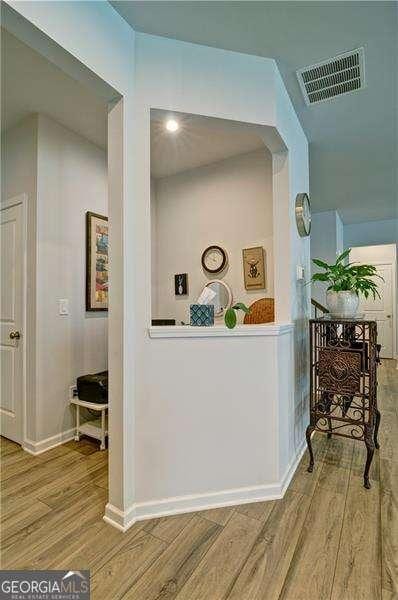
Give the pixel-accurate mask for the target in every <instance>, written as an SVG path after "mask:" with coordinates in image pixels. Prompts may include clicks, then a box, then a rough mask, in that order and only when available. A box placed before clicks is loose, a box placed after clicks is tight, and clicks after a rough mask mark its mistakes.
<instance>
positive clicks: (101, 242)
mask: <svg viewBox="0 0 398 600" xmlns="http://www.w3.org/2000/svg"><path fill="white" fill-rule="evenodd" d="M86 310H88V311H94V310H108V217H105V216H103V215H98V214H96V213H93V212H87V213H86Z"/></svg>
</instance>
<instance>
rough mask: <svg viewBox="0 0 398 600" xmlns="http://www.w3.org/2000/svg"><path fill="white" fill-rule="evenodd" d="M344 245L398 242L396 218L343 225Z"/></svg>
mask: <svg viewBox="0 0 398 600" xmlns="http://www.w3.org/2000/svg"><path fill="white" fill-rule="evenodd" d="M344 244H345V246H346V247H347V248H348V247H351V246H372V245H375V244H398V218H397V219H389V220H386V221H369V222H367V223H352V224H349V225H344Z"/></svg>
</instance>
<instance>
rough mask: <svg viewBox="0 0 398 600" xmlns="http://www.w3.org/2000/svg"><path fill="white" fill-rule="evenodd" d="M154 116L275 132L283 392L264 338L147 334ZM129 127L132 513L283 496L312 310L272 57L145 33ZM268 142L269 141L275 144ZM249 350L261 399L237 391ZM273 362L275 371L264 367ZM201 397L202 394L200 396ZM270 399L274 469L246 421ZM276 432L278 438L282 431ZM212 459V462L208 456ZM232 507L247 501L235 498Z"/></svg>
mask: <svg viewBox="0 0 398 600" xmlns="http://www.w3.org/2000/svg"><path fill="white" fill-rule="evenodd" d="M159 81H162V85H159ZM277 107H278V110H277ZM151 108H159V109H164V110H170V111H178V112H182V113H190V114H197V115H204V116H214V117H217V118H221V119H232V120H235V121H237V122H240V123H250V124H252V125H253V126H255V127H257V129H256V133H257V134H260V135H261V134H262V135H263V136H265V135H266V134H265V133H264V132H265V131H266V132H267V133H268V131H269V130H271V129H273V130H274V129H277V130H278V131H279V138H278V139H279V146H277V144H276V143H275V145H274V147H273V148H272V147H271V146H270V144H268V143H267V141H265V144H266V145H267V146H268V147H269V148H270V150H271V151H272V152H276V151H277V150H276V148H277V147H278V148H279V151H280V153H281V154H280V156H278V160H275V159H274V156H273V165H272V166H273V186H276V187H274V197H276V198H277V201H276V202H274V207H273V208H274V212H273V224H274V234H275V235H277V236H278V240H277V241H276V243H275V240H274V257H275V263H274V264H275V282H276V281H277V280H279V284H278V286H279V287H278V298H279V302H280V315H279V320H280V322H283V321H285V322H286V321H287V322H289V321H293V322H294V324H295V328H297V329H298V330H299V335H298V337H297V338H296V339H297V340H298V344H299V345H298V349H299V351H300V353H301V361H298V360H297V361H296V357H295V356H294V355H293V335H292V333H291V332H289V333H287V334H286V335H287V342H286V344H287V349H288V350H290V352H288V356H291V357H292V361H291V363H289V366H288V367H287V369H286V370H284V377H285V380H284V385H283V386H282V385H279V384H280V381H279V375H278V369H279V368H281V363H278V361H277V358H276V353H277V352H279V346H278V350H277V349H276V346H275V345H274V344H273V343H270V341H269V340H268V339H267V340H266V341H265V340H263V343H264V345H263V346H262V350H260V349H259V348H258V347H257V342H256V341H255V340H254V339H251V338H246V339H245V342H244V344H243V343H240V342H238V341H237V340H236V339H235V338H234V337H233V336H232V337H229V338H222V339H220V340H214V339H206V338H204V339H193V340H181V339H177V340H176V339H151V338H150V337H149V336H148V331H147V327H148V325H149V323H150V316H151V297H150V286H151V271H152V265H151V236H150V233H151V223H150V214H151V207H150V109H151ZM134 124H135V127H134V130H135V143H136V149H137V150H136V153H135V160H134V161H133V162H134V180H135V197H136V198H139V199H140V201H139V202H137V203H136V204H135V205H134V209H135V223H136V224H137V225H136V227H135V229H134V231H133V232H132V234H131V237H132V239H133V241H134V246H135V256H136V259H137V261H138V262H139V265H140V274H141V277H140V279H139V280H137V282H136V283H137V287H136V295H135V297H136V300H137V302H136V306H135V311H134V315H135V322H136V324H137V326H136V329H135V333H136V338H135V341H136V344H137V349H138V361H137V365H136V366H137V368H136V388H135V389H136V404H135V406H136V411H135V427H134V437H135V453H134V457H133V458H134V470H135V472H136V477H135V502H136V503H137V502H138V504H139V506H140V507H141V508H140V511H141V517H142V518H143V514H144V516H145V506H149V505H151V506H152V507H153V506H154V505H155V506H156V507H157V510H158V511H160V508H159V507H161V506H165V504H166V505H167V506H168V510H169V511H171V510H172V508H171V505H170V503H169V500H168V499H170V497H171V498H172V500H173V499H174V500H175V502H174V500H173V501H172V504H173V506H174V507H175V506H176V505H181V504H182V505H184V506H185V507H186V506H187V503H189V497H190V494H192V493H193V494H195V495H197V494H201V493H207V492H209V491H212V493H214V494H215V496H217V497H218V498H220V497H221V498H224V499H225V496H224V495H223V494H224V490H225V486H231V485H232V486H235V488H238V489H241V488H245V486H246V487H247V486H249V487H250V486H257V485H258V484H259V482H260V481H263V482H264V485H266V484H265V482H266V481H267V482H270V481H271V480H273V481H274V483H273V484H272V485H274V484H275V485H276V487H277V488H278V489H280V473H281V472H282V471H283V472H286V469H287V467H288V464H290V463H292V462H294V459H295V457H296V455H297V454H298V453H299V451H300V449H301V445H302V442H303V438H304V428H305V423H306V418H307V407H306V405H305V402H306V401H307V400H308V379H307V363H306V360H307V351H306V333H307V329H306V322H307V321H306V319H307V317H308V313H309V303H308V288H304V286H303V284H302V282H296V265H297V262H298V261H299V262H300V263H301V264H302V265H303V266H304V268H305V270H306V272H307V273H309V240H308V239H302V238H300V237H299V235H298V234H297V230H296V225H295V221H294V203H295V195H296V193H298V192H302V191H308V148H307V141H306V138H305V136H304V134H303V131H302V129H301V127H300V124H299V122H298V120H297V117H296V115H295V113H294V110H293V108H292V105H291V103H290V100H289V98H288V96H287V94H285V93H284V88H283V83H282V80H281V79H280V76H279V73H278V71H277V69H276V66H275V63H274V61H272V60H268V59H263V58H259V57H254V56H247V55H242V54H236V53H233V52H226V51H222V50H217V49H213V48H207V47H202V46H198V45H194V44H186V43H183V42H178V41H175V40H170V39H164V38H158V37H154V36H148V35H145V34H136V98H135V121H134ZM260 132H261V133H260ZM276 138H277V136H274V140H276ZM263 139H264V137H263ZM275 204H276V205H277V206H276V207H275ZM276 249H277V250H278V254H277V256H276ZM277 269H278V271H277ZM275 297H276V294H275ZM277 302H278V299H277ZM133 310H134V308H133ZM256 351H261V353H262V360H261V364H262V367H261V368H262V369H265V372H266V373H267V381H266V382H265V380H263V378H262V375H260V374H259V378H260V379H259V380H261V381H262V382H263V383H264V386H263V383H261V389H260V390H259V394H258V395H256V397H255V398H252V396H253V394H256V393H255V390H254V387H251V386H252V384H251V383H250V382H249V383H248V385H249V387H245V386H244V385H243V384H242V381H243V379H245V380H246V381H247V380H248V378H249V371H248V370H245V369H246V367H245V366H242V367H239V364H240V363H241V362H242V361H243V362H244V364H246V360H245V357H246V358H247V361H248V362H247V365H248V364H250V361H251V358H253V360H254V362H255V364H257V362H256V361H257V359H255V358H254V356H255V355H256ZM287 360H288V359H287ZM282 362H283V361H282ZM292 363H294V364H292ZM277 364H278V366H276V365H277ZM211 365H212V366H211ZM267 365H268V366H267ZM271 365H274V368H270V366H271ZM166 367H167V368H166ZM166 371H167V372H166ZM217 373H218V374H219V375H217ZM268 376H269V377H268ZM180 379H181V382H180ZM180 383H181V385H180ZM242 385H243V387H242ZM205 390H206V394H207V395H208V396H207V397H206V398H203V393H204V391H205ZM245 390H246V391H245ZM269 396H270V399H268V397H269ZM275 402H276V405H279V404H280V403H283V404H284V406H285V413H284V414H285V416H286V419H287V420H289V421H291V422H290V423H289V426H287V429H286V431H287V432H288V435H290V436H291V438H290V439H289V440H285V442H284V443H286V451H285V452H283V461H284V464H283V466H282V464H279V462H278V464H273V465H272V467H270V465H269V463H268V462H267V458H266V455H267V450H266V446H265V445H266V444H267V441H266V439H265V438H264V436H257V435H256V437H257V442H258V444H257V449H256V455H255V456H254V457H253V443H252V437H253V431H254V430H253V429H252V424H253V422H254V421H255V420H257V417H258V419H259V420H260V421H261V419H262V416H261V415H263V414H264V412H263V411H264V409H265V408H266V407H267V406H268V407H270V406H271V404H273V403H275ZM245 406H246V407H249V408H250V409H251V410H253V411H254V413H255V414H254V416H251V417H249V416H247V417H245V420H244V421H243V422H242V423H241V421H242V414H243V413H244V412H246V409H245V408H243V407H245ZM189 409H190V410H191V411H193V416H190V414H189ZM242 411H243V413H242ZM165 415H167V418H165ZM193 417H195V418H193ZM213 418H214V423H212V419H213ZM278 423H279V421H278ZM278 427H279V425H278ZM207 428H208V434H207ZM238 432H240V433H239V436H240V437H239V439H237V437H236V436H237V435H238ZM277 435H278V439H279V433H278V434H277ZM217 440H218V441H217ZM207 443H208V444H209V452H208V451H207V449H206V444H207ZM234 443H238V444H239V448H240V451H241V454H240V458H239V461H238V462H236V461H235V465H234V469H232V468H231V459H230V457H228V452H225V450H226V449H232V448H233V445H234ZM276 445H277V447H276V452H277V453H279V451H281V452H282V450H280V448H279V443H278V442H276ZM216 446H218V448H217V449H216ZM267 447H268V446H267ZM210 451H211V452H210ZM217 451H218V457H217V456H214V452H217ZM234 456H235V455H234ZM264 469H266V471H267V473H265V471H264ZM154 471H155V472H156V475H155V476H154ZM223 472H224V475H222V473H223ZM267 485H268V484H267ZM245 489H246V488H245ZM274 489H275V487H274ZM184 498H185V500H186V501H185V500H184ZM247 498H249V495H248V496H247ZM239 501H244V500H243V499H242V496H241V495H240V496H239ZM213 502H215V500H214V499H213ZM135 508H136V506H135V505H134V503H133V504H132V506H131V510H130V511H127V513H125V514H124V515H119V517H120V519H121V521H120V520H119V525H121V526H123V519H126V521H127V522H129V518H130V517H129V515H130V516H131V515H134V511H135ZM150 513H151V514H153V511H149V509H148V512H147V513H146V516H147V517H148V516H149V514H150ZM107 514H108V516H109V517H110V518H112V515H115V514H117V513H115V511H112V506H108V509H107ZM132 518H133V519H134V517H132ZM126 521H125V523H126Z"/></svg>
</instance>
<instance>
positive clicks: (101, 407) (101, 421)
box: [70, 398, 108, 450]
mask: <svg viewBox="0 0 398 600" xmlns="http://www.w3.org/2000/svg"><path fill="white" fill-rule="evenodd" d="M70 402H71V404H74V405H75V406H76V431H75V441H76V442H78V441H79V440H80V435H81V434H84V435H88V436H89V437H92V438H94V439H96V440H99V441H100V442H101V445H100V450H105V448H106V445H105V439H106V437H107V436H108V415H107V412H108V404H96V403H95V402H85V401H84V400H79V398H71V401H70ZM81 406H82V407H83V408H89V409H90V410H95V411H98V413H100V416H99V417H98V419H95V420H93V421H86V422H85V423H82V424H80V407H81Z"/></svg>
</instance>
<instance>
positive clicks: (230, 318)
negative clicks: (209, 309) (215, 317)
mask: <svg viewBox="0 0 398 600" xmlns="http://www.w3.org/2000/svg"><path fill="white" fill-rule="evenodd" d="M237 310H243V312H244V313H245V314H247V315H248V314H250V309H249V308H247V306H246V304H243V302H237V303H236V304H234V305H233V306H232V307H231V308H228V309H227V310H226V311H225V315H224V322H225V325H226V326H227V327H228V329H233V328H234V327H235V325H236V312H235V311H237Z"/></svg>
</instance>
